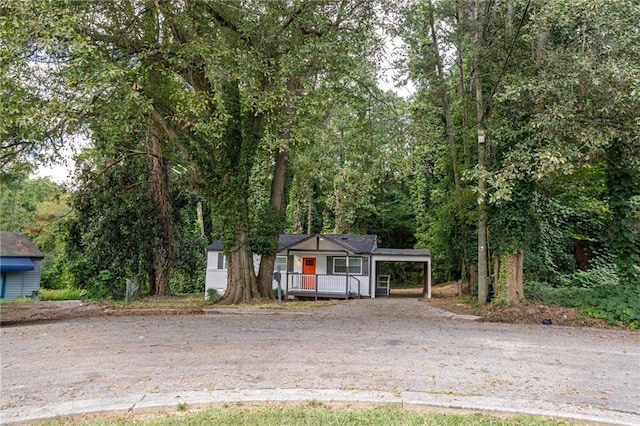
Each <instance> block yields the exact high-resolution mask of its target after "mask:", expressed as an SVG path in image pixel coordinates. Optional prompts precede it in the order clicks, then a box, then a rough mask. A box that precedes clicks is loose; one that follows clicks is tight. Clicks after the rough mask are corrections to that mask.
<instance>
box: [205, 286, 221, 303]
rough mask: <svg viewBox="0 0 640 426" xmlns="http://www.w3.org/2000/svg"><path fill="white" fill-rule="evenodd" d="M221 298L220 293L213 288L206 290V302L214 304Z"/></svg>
mask: <svg viewBox="0 0 640 426" xmlns="http://www.w3.org/2000/svg"><path fill="white" fill-rule="evenodd" d="M221 300H222V295H221V294H220V293H218V290H216V289H215V288H210V289H209V290H207V303H209V304H211V305H215V304H216V303H219V302H220V301H221Z"/></svg>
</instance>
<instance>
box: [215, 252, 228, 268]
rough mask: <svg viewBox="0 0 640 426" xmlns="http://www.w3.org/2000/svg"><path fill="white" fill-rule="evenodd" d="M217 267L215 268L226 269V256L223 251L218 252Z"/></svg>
mask: <svg viewBox="0 0 640 426" xmlns="http://www.w3.org/2000/svg"><path fill="white" fill-rule="evenodd" d="M217 266H218V268H217V269H227V256H225V255H224V253H218V265H217Z"/></svg>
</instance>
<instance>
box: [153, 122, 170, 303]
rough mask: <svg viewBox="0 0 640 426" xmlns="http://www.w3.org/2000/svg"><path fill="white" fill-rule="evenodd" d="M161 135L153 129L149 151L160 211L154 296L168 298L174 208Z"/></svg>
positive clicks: (156, 200) (155, 200) (154, 195)
mask: <svg viewBox="0 0 640 426" xmlns="http://www.w3.org/2000/svg"><path fill="white" fill-rule="evenodd" d="M159 134H160V131H159V130H158V129H157V128H156V127H155V126H154V124H151V125H150V129H149V151H150V156H149V158H150V171H151V195H152V199H153V201H154V203H155V205H156V209H157V211H158V225H159V230H158V235H157V236H156V238H155V241H156V245H155V247H154V250H153V255H154V264H155V280H154V283H153V294H155V295H156V296H165V295H167V294H168V293H169V273H170V271H171V267H172V264H173V259H174V252H175V250H174V242H175V238H174V232H173V231H174V230H173V220H172V216H173V208H172V205H171V193H170V190H169V170H168V166H167V162H166V161H165V159H164V157H163V156H162V150H161V147H160V136H159Z"/></svg>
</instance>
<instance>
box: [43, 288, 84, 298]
mask: <svg viewBox="0 0 640 426" xmlns="http://www.w3.org/2000/svg"><path fill="white" fill-rule="evenodd" d="M84 293H85V292H84V290H82V289H79V288H65V289H58V290H54V289H46V288H41V289H40V300H79V299H81V298H82V296H84Z"/></svg>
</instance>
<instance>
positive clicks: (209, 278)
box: [204, 251, 227, 300]
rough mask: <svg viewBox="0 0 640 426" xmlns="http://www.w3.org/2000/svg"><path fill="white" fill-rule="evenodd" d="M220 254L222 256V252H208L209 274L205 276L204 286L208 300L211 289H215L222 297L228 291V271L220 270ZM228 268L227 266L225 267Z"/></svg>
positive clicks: (205, 296)
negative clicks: (208, 292)
mask: <svg viewBox="0 0 640 426" xmlns="http://www.w3.org/2000/svg"><path fill="white" fill-rule="evenodd" d="M218 254H219V255H221V256H222V253H221V252H217V251H208V252H207V273H206V275H205V280H204V281H205V284H204V298H205V300H206V299H208V297H209V295H208V294H207V291H208V290H209V289H210V288H215V289H216V290H217V291H218V293H219V294H220V295H223V294H224V292H225V291H226V290H227V270H226V268H225V269H218ZM225 266H226V265H225Z"/></svg>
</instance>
